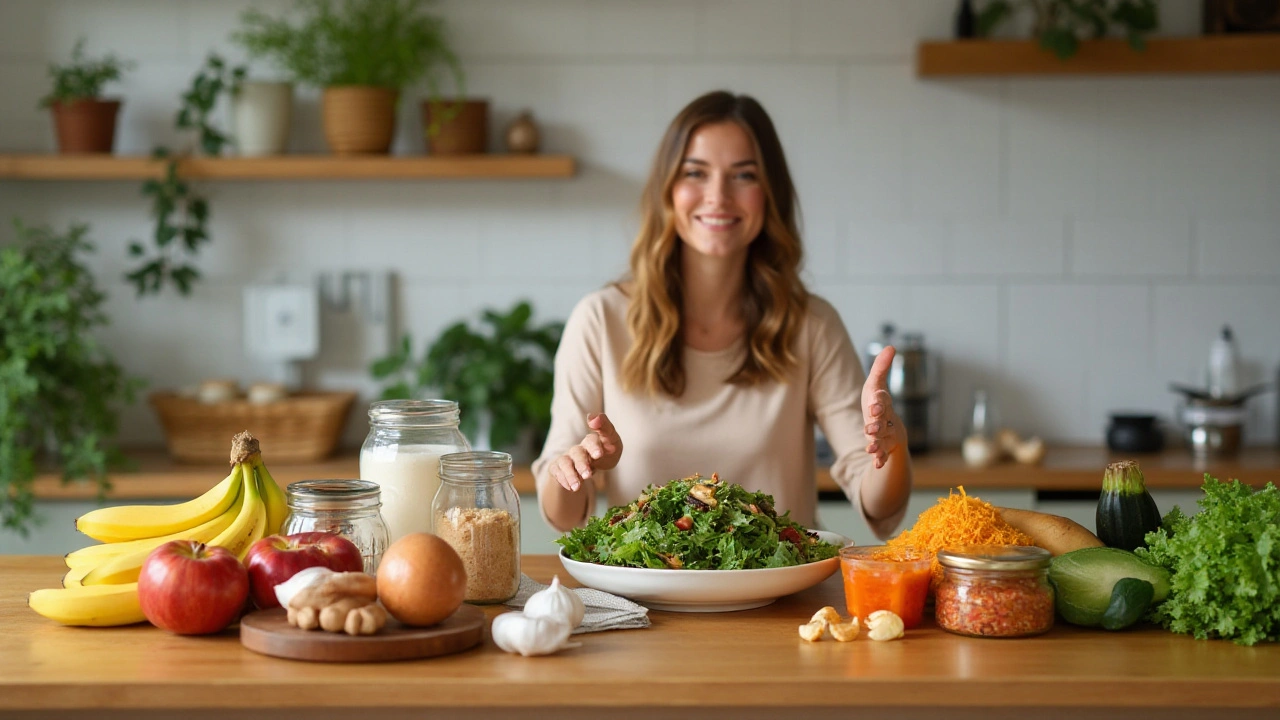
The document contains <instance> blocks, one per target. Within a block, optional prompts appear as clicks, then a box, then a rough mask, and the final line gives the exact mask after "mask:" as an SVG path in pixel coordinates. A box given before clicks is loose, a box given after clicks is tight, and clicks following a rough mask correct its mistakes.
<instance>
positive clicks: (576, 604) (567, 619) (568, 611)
mask: <svg viewBox="0 0 1280 720" xmlns="http://www.w3.org/2000/svg"><path fill="white" fill-rule="evenodd" d="M524 614H525V615H528V616H529V617H545V618H551V619H553V620H559V621H560V622H563V623H566V624H568V626H569V630H570V631H572V630H573V629H574V628H576V627H578V626H579V625H581V624H582V618H583V616H585V615H586V614H587V608H586V606H585V605H583V604H582V598H580V597H578V593H576V592H574V591H572V590H570V589H569V588H567V587H565V586H563V585H561V584H560V576H559V575H556V576H555V577H553V578H551V587H549V588H547V589H546V590H539V591H538V592H536V593H534V594H532V595H530V596H529V599H528V600H527V601H526V602H525V604H524Z"/></svg>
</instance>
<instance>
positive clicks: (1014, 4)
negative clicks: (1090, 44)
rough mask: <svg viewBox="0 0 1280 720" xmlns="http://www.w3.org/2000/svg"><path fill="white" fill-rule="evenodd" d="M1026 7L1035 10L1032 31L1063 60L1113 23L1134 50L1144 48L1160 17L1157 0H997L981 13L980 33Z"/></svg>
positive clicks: (1041, 44)
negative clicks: (1081, 41)
mask: <svg viewBox="0 0 1280 720" xmlns="http://www.w3.org/2000/svg"><path fill="white" fill-rule="evenodd" d="M1025 9H1030V10H1031V11H1032V13H1033V14H1034V18H1035V20H1034V24H1033V27H1032V35H1034V36H1035V37H1036V38H1037V39H1038V40H1039V41H1040V46H1041V47H1043V48H1044V49H1046V50H1049V51H1052V52H1053V53H1054V54H1055V55H1057V56H1058V57H1059V58H1062V59H1063V60H1066V59H1067V58H1069V57H1071V56H1072V55H1075V54H1076V51H1077V50H1078V49H1079V48H1080V40H1081V39H1082V38H1085V39H1091V38H1100V37H1104V36H1106V35H1107V33H1108V32H1109V31H1110V30H1111V28H1112V27H1117V28H1120V29H1122V30H1123V31H1124V33H1125V36H1126V37H1127V38H1128V40H1129V45H1130V46H1132V47H1133V49H1134V50H1142V49H1143V48H1145V47H1146V44H1145V40H1144V38H1145V34H1146V33H1148V32H1151V31H1152V30H1155V29H1156V27H1157V26H1158V25H1159V21H1160V9H1159V7H1158V5H1157V2H1156V0H993V2H989V3H987V4H986V5H985V6H983V8H982V10H980V11H979V13H978V22H977V31H978V35H979V36H980V37H985V36H987V35H989V34H990V33H991V31H992V30H994V29H995V28H996V27H997V26H999V25H1000V24H1001V23H1003V22H1005V21H1007V20H1009V19H1011V18H1012V17H1013V16H1014V15H1015V14H1016V13H1017V12H1018V11H1020V10H1025Z"/></svg>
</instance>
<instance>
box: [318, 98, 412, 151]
mask: <svg viewBox="0 0 1280 720" xmlns="http://www.w3.org/2000/svg"><path fill="white" fill-rule="evenodd" d="M321 114H322V116H323V121H324V139H325V142H327V143H328V144H329V149H330V150H331V151H333V153H334V154H335V155H385V154H386V153H387V151H388V150H390V149H391V139H392V135H393V133H394V131H395V127H396V91H395V90H391V89H390V88H382V87H370V86H366V85H338V86H333V87H327V88H325V89H324V95H323V97H322V98H321Z"/></svg>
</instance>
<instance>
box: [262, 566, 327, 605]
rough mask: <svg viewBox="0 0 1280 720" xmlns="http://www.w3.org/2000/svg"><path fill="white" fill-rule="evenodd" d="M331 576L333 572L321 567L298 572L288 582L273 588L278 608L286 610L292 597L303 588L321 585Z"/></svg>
mask: <svg viewBox="0 0 1280 720" xmlns="http://www.w3.org/2000/svg"><path fill="white" fill-rule="evenodd" d="M332 574H333V571H332V570H330V569H329V568H327V567H324V566H323V565H318V566H316V567H309V568H304V569H302V570H299V571H298V572H296V573H294V574H293V575H292V576H291V577H290V578H289V579H288V580H285V581H284V582H282V583H279V584H278V585H276V586H275V591H276V600H279V601H280V607H283V608H287V607H289V603H290V602H291V601H292V600H293V596H294V595H297V594H298V593H299V592H301V591H302V589H303V588H308V587H311V586H312V585H315V584H317V583H321V582H323V581H324V579H325V578H326V577H328V576H330V575H332Z"/></svg>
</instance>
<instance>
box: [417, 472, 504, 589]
mask: <svg viewBox="0 0 1280 720" xmlns="http://www.w3.org/2000/svg"><path fill="white" fill-rule="evenodd" d="M511 479H512V474H511V456H510V455H508V454H507V453H504V452H490V451H475V452H460V453H450V454H448V455H442V456H441V457H440V490H439V491H438V492H437V493H436V497H435V501H434V502H433V503H432V506H431V507H432V516H433V523H434V525H435V532H436V535H439V536H440V538H441V539H442V540H444V541H445V542H447V543H449V545H451V546H452V547H453V549H454V550H456V551H457V552H458V555H459V556H460V557H461V558H462V564H463V565H464V566H465V567H466V569H467V596H466V601H467V602H469V603H475V604H488V603H500V602H504V601H506V600H510V599H511V598H512V597H514V596H515V594H516V590H518V589H519V587H520V496H519V495H518V494H517V493H516V488H515V486H514V485H513V484H512V482H511Z"/></svg>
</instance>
